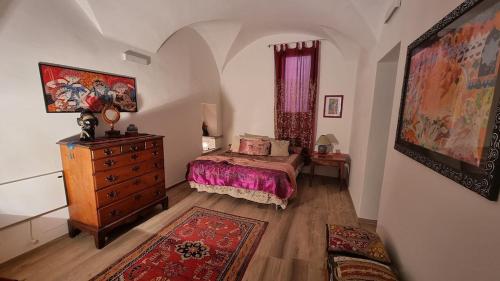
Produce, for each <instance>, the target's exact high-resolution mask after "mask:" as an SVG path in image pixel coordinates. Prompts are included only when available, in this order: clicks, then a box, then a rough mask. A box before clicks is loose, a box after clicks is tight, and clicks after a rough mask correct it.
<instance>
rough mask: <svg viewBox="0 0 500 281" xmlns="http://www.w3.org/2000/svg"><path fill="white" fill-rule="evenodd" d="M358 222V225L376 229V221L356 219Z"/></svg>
mask: <svg viewBox="0 0 500 281" xmlns="http://www.w3.org/2000/svg"><path fill="white" fill-rule="evenodd" d="M358 222H359V223H360V224H366V225H372V226H375V227H377V220H370V219H363V218H358Z"/></svg>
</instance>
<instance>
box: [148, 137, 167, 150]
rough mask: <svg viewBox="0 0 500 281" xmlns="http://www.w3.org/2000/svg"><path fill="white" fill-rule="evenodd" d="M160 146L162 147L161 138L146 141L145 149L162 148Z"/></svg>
mask: <svg viewBox="0 0 500 281" xmlns="http://www.w3.org/2000/svg"><path fill="white" fill-rule="evenodd" d="M162 147H163V140H162V139H156V140H150V141H146V149H148V148H162Z"/></svg>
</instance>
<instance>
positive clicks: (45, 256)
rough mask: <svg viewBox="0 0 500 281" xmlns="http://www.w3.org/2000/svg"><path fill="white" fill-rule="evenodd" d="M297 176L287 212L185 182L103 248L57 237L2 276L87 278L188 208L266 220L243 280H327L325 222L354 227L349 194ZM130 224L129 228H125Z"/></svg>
mask: <svg viewBox="0 0 500 281" xmlns="http://www.w3.org/2000/svg"><path fill="white" fill-rule="evenodd" d="M306 183H308V178H307V177H304V176H300V177H299V179H298V184H299V192H298V196H297V198H295V199H294V200H293V201H291V202H290V203H289V205H288V207H287V208H286V209H285V210H276V209H275V208H274V207H273V206H270V205H262V204H257V203H253V202H249V201H246V200H243V199H236V198H232V197H229V196H226V195H218V194H208V193H198V192H192V190H191V189H190V188H189V186H188V185H187V183H185V184H181V185H179V186H177V187H175V188H173V189H171V190H169V191H168V193H169V199H170V203H171V207H170V208H169V209H168V210H166V211H163V212H160V213H158V214H157V215H155V216H154V217H152V218H151V219H149V220H147V221H145V222H144V223H142V224H140V225H138V226H136V227H134V228H132V229H130V230H129V231H128V232H126V233H124V234H122V235H121V236H119V237H117V238H116V239H114V240H113V241H112V242H111V243H110V244H109V245H107V246H106V247H105V248H103V249H102V250H97V249H95V247H94V241H93V239H92V237H91V236H89V235H87V234H80V235H78V236H77V237H75V238H73V239H70V238H68V237H63V238H60V239H58V240H56V241H54V242H51V243H49V244H47V245H45V246H42V247H41V248H38V249H36V250H34V251H32V252H30V253H28V254H25V255H23V256H21V257H18V258H16V259H14V260H11V261H9V262H7V263H5V264H3V265H0V276H1V277H6V278H13V279H18V280H34V281H35V280H36V281H41V280H65V281H70V280H88V279H89V278H91V277H93V276H94V275H95V274H97V273H99V272H100V271H101V270H103V269H104V268H106V267H107V266H108V265H110V264H111V263H113V262H114V261H116V260H117V259H119V258H120V257H122V256H123V255H125V254H126V253H127V252H129V251H130V250H132V249H133V248H135V247H136V246H137V245H139V244H140V243H141V242H143V241H144V240H146V239H147V238H149V237H150V236H152V235H153V234H155V233H156V232H157V231H159V230H160V229H161V228H162V227H163V226H165V225H167V224H168V223H169V222H171V221H172V220H174V219H175V218H177V217H178V216H179V215H180V214H182V213H183V212H184V211H186V210H187V209H189V208H191V207H192V206H200V207H204V208H209V209H212V210H217V211H222V212H226V213H230V214H235V215H239V216H245V217H250V218H255V219H259V220H264V221H268V222H269V225H268V227H267V230H266V232H265V234H264V236H263V238H262V241H261V242H260V244H259V247H258V248H257V251H256V252H255V255H254V257H253V258H252V260H251V262H250V264H249V266H248V269H247V271H246V273H245V276H244V278H243V280H252V281H253V280H301V281H302V280H325V274H326V266H325V259H326V237H325V235H326V234H325V224H326V223H337V224H344V225H353V226H357V225H358V220H357V217H356V214H355V211H354V208H353V205H352V201H351V198H350V196H349V193H348V192H347V190H346V189H345V188H344V190H342V191H340V190H339V188H338V183H337V180H336V179H333V178H324V177H315V179H314V182H313V186H311V187H309V185H308V184H306ZM129 228H130V227H129Z"/></svg>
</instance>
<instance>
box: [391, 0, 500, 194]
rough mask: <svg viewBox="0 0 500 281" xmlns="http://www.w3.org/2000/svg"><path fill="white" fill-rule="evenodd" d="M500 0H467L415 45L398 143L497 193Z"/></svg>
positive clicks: (472, 185) (469, 184)
mask: <svg viewBox="0 0 500 281" xmlns="http://www.w3.org/2000/svg"><path fill="white" fill-rule="evenodd" d="M499 46H500V2H498V1H497V0H469V1H466V2H464V3H462V4H461V5H460V6H459V7H457V8H456V9H455V10H454V11H452V12H451V13H450V14H449V15H448V16H446V17H445V18H444V19H442V20H441V21H440V22H439V23H437V24H436V25H435V26H434V27H432V28H431V29H430V30H429V31H427V32H426V33H425V34H424V35H422V36H421V37H420V38H418V39H417V40H416V41H415V42H413V43H412V44H410V46H409V47H408V53H407V60H406V69H405V79H404V83H403V93H402V98H401V105H400V112H399V122H398V128H397V134H396V143H395V149H397V150H398V151H400V152H402V153H403V154H405V155H407V156H409V157H411V158H413V159H414V160H416V161H418V162H420V163H422V164H424V165H426V166H427V167H429V168H431V169H433V170H435V171H436V172H438V173H441V174H442V175H444V176H446V177H448V178H450V179H452V180H454V181H455V182H457V183H459V184H461V185H463V186H465V187H466V188H468V189H470V190H473V191H475V192H477V193H479V194H480V195H482V196H484V197H486V198H488V199H490V200H497V197H498V190H499V186H500V182H499V178H498V173H499V172H500V168H499V165H500V162H499V149H500V104H499V94H500V93H499V91H500V88H499V79H498V68H499V61H500V60H499V58H500V54H499Z"/></svg>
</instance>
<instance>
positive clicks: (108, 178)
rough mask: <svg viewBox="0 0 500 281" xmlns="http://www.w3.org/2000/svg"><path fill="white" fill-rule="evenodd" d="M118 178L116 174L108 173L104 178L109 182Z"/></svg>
mask: <svg viewBox="0 0 500 281" xmlns="http://www.w3.org/2000/svg"><path fill="white" fill-rule="evenodd" d="M117 179H118V177H117V176H113V175H109V176H107V177H106V180H107V181H109V182H114V181H116V180H117Z"/></svg>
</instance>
